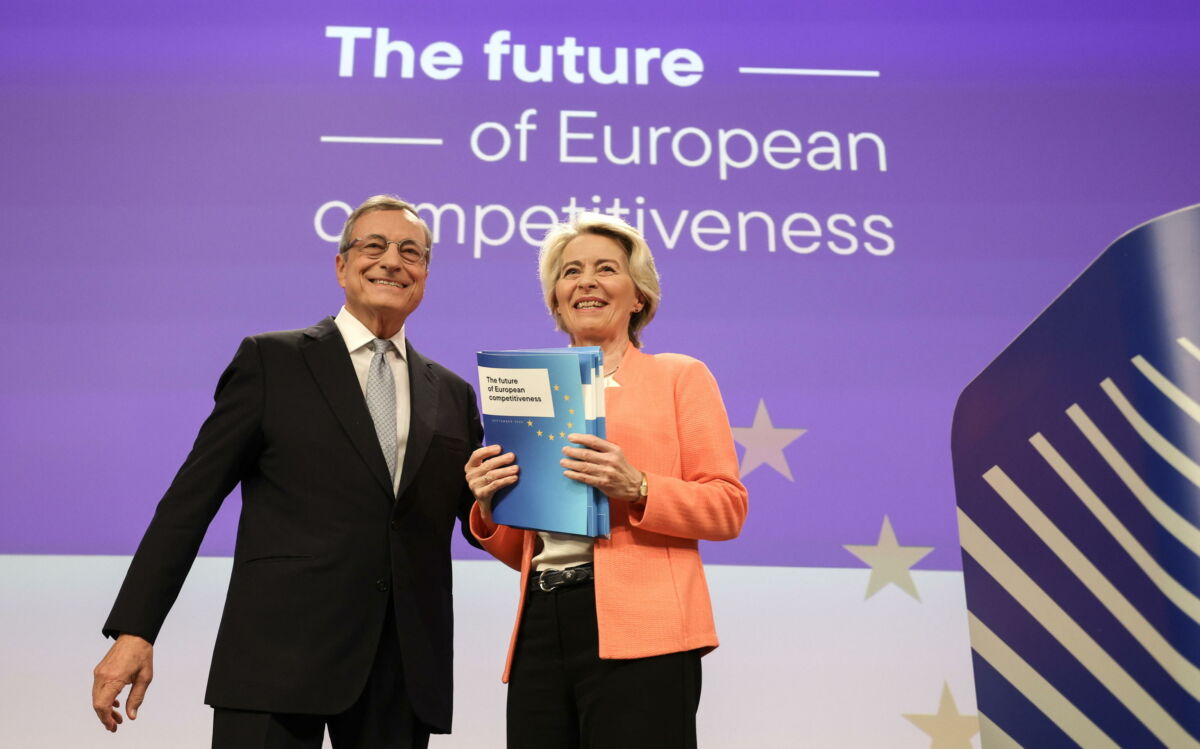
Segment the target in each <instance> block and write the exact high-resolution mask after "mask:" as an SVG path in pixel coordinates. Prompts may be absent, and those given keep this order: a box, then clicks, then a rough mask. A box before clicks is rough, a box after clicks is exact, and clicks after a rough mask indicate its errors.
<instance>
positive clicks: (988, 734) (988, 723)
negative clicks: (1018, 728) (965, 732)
mask: <svg viewBox="0 0 1200 749" xmlns="http://www.w3.org/2000/svg"><path fill="white" fill-rule="evenodd" d="M979 743H980V745H982V746H986V747H987V749H1024V747H1022V746H1021V745H1020V744H1018V743H1017V742H1016V741H1015V740H1014V739H1013V737H1012V736H1009V735H1008V734H1007V733H1005V732H1004V729H1003V728H1001V727H1000V726H998V725H996V724H995V723H994V722H993V721H992V719H991V718H989V717H988V716H986V715H984V714H983V713H980V714H979ZM1113 746H1116V745H1115V744H1114V745H1113Z"/></svg>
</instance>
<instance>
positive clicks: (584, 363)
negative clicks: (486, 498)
mask: <svg viewBox="0 0 1200 749" xmlns="http://www.w3.org/2000/svg"><path fill="white" fill-rule="evenodd" d="M477 360H478V363H479V393H480V398H481V400H482V409H481V410H482V416H483V428H484V434H485V437H486V439H487V442H488V444H493V445H494V444H499V445H500V446H501V449H503V450H504V451H505V452H512V453H514V454H515V455H516V458H517V465H519V466H520V467H521V473H520V479H519V480H518V481H517V483H516V484H514V485H513V486H510V487H507V488H506V489H502V490H501V491H499V492H497V494H496V496H495V497H494V498H493V500H492V518H493V519H494V520H495V521H496V522H497V523H502V524H504V525H508V526H512V527H514V528H527V529H530V530H540V531H553V532H556V533H571V534H574V535H578V536H592V537H596V536H607V535H608V533H609V519H608V498H607V497H605V496H604V495H603V494H601V493H600V492H599V491H598V490H596V489H594V488H592V487H590V486H588V485H587V484H583V483H580V482H578V481H574V480H572V479H569V478H567V477H566V476H564V475H563V467H562V466H561V465H560V463H559V461H560V460H562V458H563V453H562V448H563V447H564V446H566V445H570V444H571V443H570V442H569V441H568V440H567V435H568V434H571V433H572V432H576V433H581V434H593V435H595V436H597V437H600V438H601V439H603V438H604V381H603V376H602V374H601V366H602V365H601V353H600V349H599V348H597V347H595V346H581V347H578V348H557V349H525V350H518V351H480V352H479V353H478V354H477Z"/></svg>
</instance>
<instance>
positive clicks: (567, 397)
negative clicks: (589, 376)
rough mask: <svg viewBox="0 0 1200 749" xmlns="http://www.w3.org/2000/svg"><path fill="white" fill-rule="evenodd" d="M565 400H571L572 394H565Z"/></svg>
mask: <svg viewBox="0 0 1200 749" xmlns="http://www.w3.org/2000/svg"><path fill="white" fill-rule="evenodd" d="M563 400H565V401H569V400H571V396H569V395H564V396H563Z"/></svg>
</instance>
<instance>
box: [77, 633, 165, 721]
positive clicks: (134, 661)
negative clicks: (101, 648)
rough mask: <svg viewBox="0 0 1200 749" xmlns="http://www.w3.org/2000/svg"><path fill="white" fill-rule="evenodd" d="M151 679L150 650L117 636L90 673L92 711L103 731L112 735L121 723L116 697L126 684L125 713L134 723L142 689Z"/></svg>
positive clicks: (142, 642) (135, 638) (133, 638)
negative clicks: (129, 686)
mask: <svg viewBox="0 0 1200 749" xmlns="http://www.w3.org/2000/svg"><path fill="white" fill-rule="evenodd" d="M153 678H154V646H153V645H151V644H150V643H149V642H147V641H146V640H144V639H142V638H141V637H138V636H137V635H121V636H120V637H118V638H117V641H116V642H114V643H113V646H112V647H111V648H109V649H108V655H105V656H104V659H103V660H101V661H100V663H99V664H98V665H97V666H96V668H95V670H94V671H92V709H93V710H95V711H96V717H98V718H99V719H100V722H101V723H103V724H104V727H105V728H106V729H107V730H108V731H110V732H112V733H116V731H117V726H118V725H120V724H121V723H122V722H123V718H122V717H121V713H119V712H117V708H119V707H120V706H121V701H120V700H118V699H117V697H118V696H119V695H120V694H121V690H122V689H124V688H125V685H126V684H132V685H133V688H132V689H130V690H129V699H128V700H127V701H126V703H125V712H126V713H128V714H129V719H130V720H136V719H137V711H138V708H139V707H141V706H142V700H144V699H146V688H147V687H149V686H150V680H151V679H153Z"/></svg>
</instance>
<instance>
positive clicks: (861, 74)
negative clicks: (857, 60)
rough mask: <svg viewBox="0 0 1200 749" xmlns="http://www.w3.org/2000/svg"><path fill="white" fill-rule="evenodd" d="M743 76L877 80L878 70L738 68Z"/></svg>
mask: <svg viewBox="0 0 1200 749" xmlns="http://www.w3.org/2000/svg"><path fill="white" fill-rule="evenodd" d="M738 72H739V73H742V74H745V75H813V76H827V77H833V78H878V77H879V71H878V70H835V69H831V68H752V67H745V68H738Z"/></svg>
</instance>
